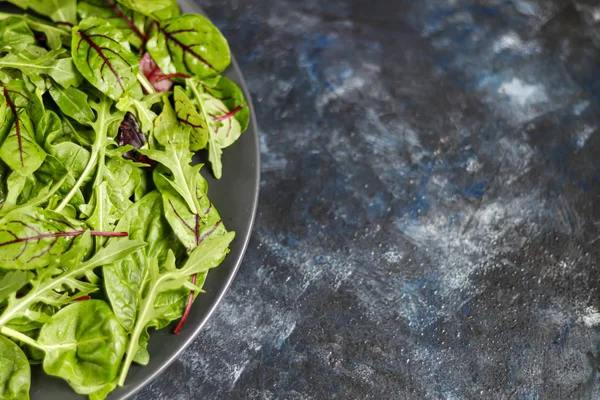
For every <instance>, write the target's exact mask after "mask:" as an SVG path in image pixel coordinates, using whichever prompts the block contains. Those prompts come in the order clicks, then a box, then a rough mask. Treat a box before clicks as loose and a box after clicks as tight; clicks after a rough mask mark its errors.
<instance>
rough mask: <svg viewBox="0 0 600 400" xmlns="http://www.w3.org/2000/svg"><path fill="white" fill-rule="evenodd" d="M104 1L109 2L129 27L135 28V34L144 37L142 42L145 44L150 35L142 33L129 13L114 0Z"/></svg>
mask: <svg viewBox="0 0 600 400" xmlns="http://www.w3.org/2000/svg"><path fill="white" fill-rule="evenodd" d="M104 1H105V2H106V4H108V6H109V7H110V8H112V10H113V11H114V12H115V14H117V15H118V16H119V18H121V19H122V20H123V21H125V23H126V24H127V25H129V27H130V28H131V29H132V30H133V32H135V34H136V35H138V36H139V37H140V39H142V42H143V43H144V44H145V43H146V42H147V41H148V36H146V35H145V34H144V33H142V31H140V30H139V29H138V27H137V26H135V24H134V23H133V21H132V20H131V19H129V17H127V15H125V14H123V11H121V9H120V8H119V6H117V4H116V3H115V2H114V1H112V0H104ZM142 47H143V46H142Z"/></svg>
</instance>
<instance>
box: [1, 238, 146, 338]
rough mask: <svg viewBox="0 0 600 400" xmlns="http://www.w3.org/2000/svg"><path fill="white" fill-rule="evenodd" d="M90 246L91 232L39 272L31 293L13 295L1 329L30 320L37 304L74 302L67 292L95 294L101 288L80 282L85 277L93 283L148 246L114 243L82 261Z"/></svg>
mask: <svg viewBox="0 0 600 400" xmlns="http://www.w3.org/2000/svg"><path fill="white" fill-rule="evenodd" d="M89 243H90V233H89V232H85V233H84V234H83V235H82V238H81V240H80V241H79V243H76V244H75V245H74V246H73V248H72V249H71V250H69V251H67V252H66V253H64V254H63V255H62V256H59V257H57V258H55V259H54V260H53V261H52V264H50V266H48V267H47V268H44V269H41V270H39V271H38V276H37V277H36V278H35V279H34V280H32V281H31V282H30V284H31V290H30V291H29V292H27V294H26V295H24V296H23V297H19V298H17V296H16V295H15V294H13V295H11V297H10V298H9V300H8V304H7V306H6V307H5V308H4V310H3V311H2V314H0V327H3V326H5V325H6V324H7V323H9V322H10V321H12V320H14V319H16V318H20V317H23V316H27V317H28V316H29V315H30V314H31V313H30V311H29V309H30V307H31V306H32V305H33V304H36V303H40V302H41V303H44V304H48V305H50V306H54V307H61V306H64V305H66V304H69V303H71V302H72V301H73V300H74V299H73V298H71V296H70V295H69V293H68V292H63V291H64V290H68V291H71V292H77V297H81V296H85V295H88V294H90V293H92V292H94V291H95V290H97V286H96V285H94V284H92V283H89V282H84V281H82V280H80V279H81V278H82V277H86V278H87V279H88V280H90V278H93V277H94V276H95V275H94V269H95V268H97V267H101V266H103V265H107V264H113V263H116V262H119V261H120V260H123V259H125V258H127V257H128V256H129V255H130V254H132V253H135V252H136V251H138V250H139V249H141V248H143V247H144V246H145V245H146V244H145V243H144V242H139V241H135V240H122V241H119V242H111V243H109V244H108V245H107V246H106V247H104V248H102V249H101V250H100V251H99V252H97V253H96V254H94V256H93V257H92V258H90V259H89V260H87V261H82V258H83V256H84V254H85V253H86V252H87V251H88V250H89ZM77 297H76V298H77Z"/></svg>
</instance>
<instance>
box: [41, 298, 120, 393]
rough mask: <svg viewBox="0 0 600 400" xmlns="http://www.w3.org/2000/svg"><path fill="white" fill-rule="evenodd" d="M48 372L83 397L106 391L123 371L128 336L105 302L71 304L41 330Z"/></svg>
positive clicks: (45, 366) (93, 301)
mask: <svg viewBox="0 0 600 400" xmlns="http://www.w3.org/2000/svg"><path fill="white" fill-rule="evenodd" d="M38 343H39V345H40V346H41V347H42V348H43V349H44V350H45V352H46V356H45V357H44V364H43V366H44V371H45V372H46V373H47V374H49V375H53V376H58V377H60V378H63V379H65V380H66V381H67V382H68V383H69V385H71V387H72V388H73V389H74V390H75V391H76V392H77V393H79V394H90V393H94V392H97V391H99V390H102V389H103V388H104V387H105V386H106V385H108V384H110V383H111V382H113V381H114V380H115V378H116V376H117V373H118V371H119V366H120V365H121V360H122V359H123V354H124V353H125V347H126V345H127V335H126V333H125V330H124V329H123V327H121V325H120V324H119V322H118V320H117V319H116V317H115V315H114V314H113V312H112V311H111V309H110V307H109V306H108V305H107V304H106V303H105V302H104V301H102V300H89V301H82V302H78V303H74V304H71V305H69V306H67V307H65V308H63V309H62V310H60V311H59V312H58V313H56V314H55V315H54V316H53V317H52V319H51V320H50V322H49V323H47V324H45V325H44V326H43V327H42V329H41V330H40V336H39V339H38Z"/></svg>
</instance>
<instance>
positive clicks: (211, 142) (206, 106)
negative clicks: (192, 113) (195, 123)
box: [187, 76, 250, 179]
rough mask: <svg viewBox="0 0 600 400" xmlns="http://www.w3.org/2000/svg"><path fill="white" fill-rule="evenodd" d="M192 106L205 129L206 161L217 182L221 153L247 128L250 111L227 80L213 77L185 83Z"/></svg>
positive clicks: (240, 92) (232, 83) (239, 90)
mask: <svg viewBox="0 0 600 400" xmlns="http://www.w3.org/2000/svg"><path fill="white" fill-rule="evenodd" d="M187 84H188V87H189V88H190V89H191V91H192V93H193V95H194V96H193V98H194V101H195V104H196V105H197V107H198V109H199V110H200V115H201V116H202V118H203V119H204V123H205V125H206V126H207V129H208V132H209V134H208V159H209V161H210V163H211V165H212V169H213V173H214V175H215V177H216V178H217V179H220V178H221V176H222V174H223V166H222V162H221V154H222V153H223V149H224V148H226V147H229V146H231V145H232V144H233V143H235V142H236V141H237V140H238V139H239V138H240V136H241V135H242V133H243V132H244V131H246V129H248V124H249V121H250V110H249V108H248V104H247V103H246V100H245V98H244V93H243V92H242V91H241V89H240V88H239V87H238V86H237V85H236V84H235V83H234V82H232V81H231V80H229V79H227V78H225V77H222V76H217V77H215V78H211V79H206V80H204V81H196V80H192V79H190V80H188V81H187Z"/></svg>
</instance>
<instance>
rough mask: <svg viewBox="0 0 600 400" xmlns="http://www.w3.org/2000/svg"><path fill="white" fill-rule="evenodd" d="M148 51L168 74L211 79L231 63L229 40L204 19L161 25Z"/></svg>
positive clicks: (175, 20) (197, 17)
mask: <svg viewBox="0 0 600 400" xmlns="http://www.w3.org/2000/svg"><path fill="white" fill-rule="evenodd" d="M147 48H148V52H149V53H150V55H152V58H153V59H154V60H155V61H156V63H157V64H158V66H159V67H160V69H161V70H162V72H163V73H165V74H174V73H177V72H179V73H183V74H187V75H192V76H196V77H199V78H208V77H212V76H215V75H218V74H219V73H221V72H223V71H224V70H225V69H226V68H227V67H228V66H229V64H230V63H231V54H230V52H229V45H228V44H227V40H225V37H223V35H222V34H221V32H220V31H219V30H218V29H217V28H216V27H215V26H214V25H213V24H212V23H211V22H210V21H209V20H208V19H206V18H205V17H203V16H201V15H195V14H185V15H181V16H178V17H175V18H170V19H167V20H164V21H161V22H159V23H158V25H157V28H156V29H154V30H153V32H152V34H151V36H150V40H148V43H147Z"/></svg>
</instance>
